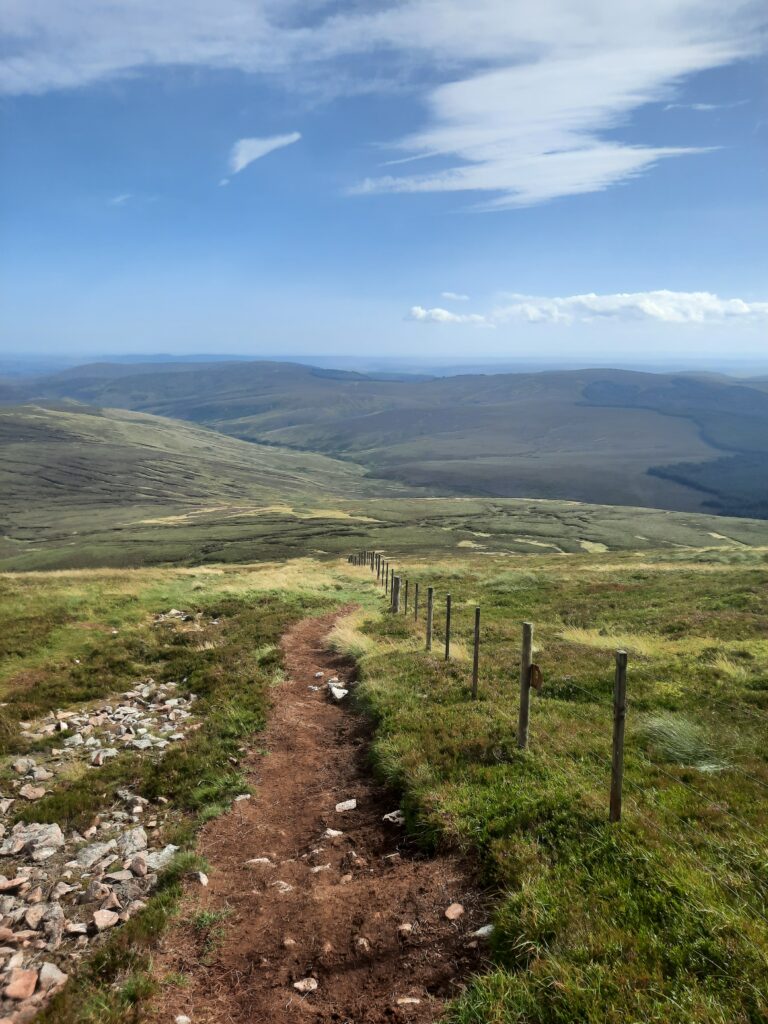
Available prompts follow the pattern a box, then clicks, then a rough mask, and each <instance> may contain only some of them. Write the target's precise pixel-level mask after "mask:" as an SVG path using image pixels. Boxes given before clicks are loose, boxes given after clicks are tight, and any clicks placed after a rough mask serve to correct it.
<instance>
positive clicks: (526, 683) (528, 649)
mask: <svg viewBox="0 0 768 1024" xmlns="http://www.w3.org/2000/svg"><path fill="white" fill-rule="evenodd" d="M532 664H533V625H532V623H530V622H524V623H523V645H522V650H521V653H520V713H519V716H518V721H517V745H518V747H519V748H520V750H525V748H526V747H527V746H528V714H529V710H530V703H531V665H532Z"/></svg>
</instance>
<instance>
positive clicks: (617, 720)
mask: <svg viewBox="0 0 768 1024" xmlns="http://www.w3.org/2000/svg"><path fill="white" fill-rule="evenodd" d="M626 717H627V652H626V651H616V675H615V678H614V682H613V757H612V759H611V809H610V814H609V820H610V821H620V820H621V790H622V785H623V782H624V720H625V719H626Z"/></svg>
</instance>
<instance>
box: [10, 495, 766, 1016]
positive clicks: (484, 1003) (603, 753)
mask: <svg viewBox="0 0 768 1024" xmlns="http://www.w3.org/2000/svg"><path fill="white" fill-rule="evenodd" d="M438 504H439V505H440V509H441V511H440V515H446V514H447V513H446V512H445V511H444V507H443V506H442V505H441V504H440V503H438ZM389 514H390V513H389V512H387V513H385V516H386V515H389ZM479 514H480V513H478V512H477V511H475V512H473V515H479ZM385 516H382V515H381V514H379V515H378V516H377V517H376V518H379V519H381V518H384V517H385ZM670 520H671V526H670V529H672V528H674V524H675V522H676V521H677V517H670ZM369 528H370V529H375V528H377V527H375V526H374V525H372V524H369ZM446 532H447V531H446ZM484 532H487V531H484ZM426 535H427V536H429V533H428V532H427V534H426ZM559 546H561V547H562V546H564V539H563V538H560V545H559ZM682 556H684V557H682ZM744 556H746V557H744ZM396 565H397V568H398V569H399V571H400V572H401V573H402V574H403V575H406V576H408V578H409V579H410V581H411V583H412V584H413V583H414V582H415V581H416V580H418V581H419V582H420V584H421V589H422V593H424V592H425V588H426V586H427V585H433V586H435V588H436V617H435V641H434V650H433V653H432V654H431V655H427V654H426V653H425V652H424V650H423V633H422V629H423V607H424V604H423V601H422V619H421V621H420V622H418V623H416V622H415V621H414V620H413V618H412V616H411V615H409V616H407V617H406V616H405V615H401V616H398V617H395V616H392V615H390V614H387V613H383V602H382V598H381V597H380V596H379V591H378V590H377V588H376V584H375V578H373V577H372V576H371V574H370V573H369V572H367V571H366V570H363V569H356V568H353V567H351V566H348V565H347V564H346V563H342V564H339V563H336V564H333V563H330V562H319V561H316V560H310V559H301V560H300V559H296V560H293V561H291V562H288V563H285V564H283V565H280V564H277V563H270V564H262V565H244V566H239V567H235V566H227V565H220V566H210V567H197V568H195V569H183V568H176V569H160V568H156V569H138V570H133V571H131V572H121V573H115V572H111V571H105V570H94V571H80V572H72V573H41V574H28V575H27V574H22V575H6V576H0V614H2V615H4V618H5V621H6V622H7V624H8V629H7V630H6V634H5V637H4V643H5V645H6V646H5V655H4V657H3V658H2V660H0V696H1V697H2V700H3V702H4V703H6V704H7V707H5V708H4V709H3V710H4V713H5V715H6V718H5V725H6V729H5V734H4V735H5V738H4V741H3V742H4V743H5V750H6V752H7V753H10V752H15V751H16V750H17V749H19V748H18V741H17V739H15V738H14V737H15V736H16V735H17V733H18V728H17V723H18V721H19V720H21V719H22V718H23V717H26V716H29V715H31V714H33V713H40V712H42V711H43V710H45V709H47V708H48V707H50V706H53V704H55V703H56V701H55V697H56V695H57V693H58V695H59V696H60V698H61V703H65V702H69V701H73V702H75V703H76V702H78V701H83V700H90V699H92V698H94V697H101V696H103V695H104V694H105V693H107V692H110V691H112V690H117V691H119V690H121V689H125V688H127V686H128V685H129V683H132V682H133V681H135V679H137V678H144V677H146V676H148V675H152V676H153V677H154V678H156V679H160V680H165V679H176V680H181V679H184V678H185V677H186V680H187V683H186V685H187V686H188V687H189V688H190V689H191V690H193V691H194V692H195V693H197V694H198V695H199V698H200V701H199V709H198V710H199V712H200V714H201V717H202V718H203V720H204V721H205V728H204V730H201V731H200V732H199V733H197V734H195V738H194V739H192V740H191V741H189V742H188V743H187V744H185V746H184V748H183V749H182V748H180V747H174V748H173V749H171V750H170V751H169V752H168V753H167V754H166V755H165V757H164V759H163V761H162V762H161V764H160V765H159V766H158V767H154V766H151V765H149V764H142V762H141V761H140V759H139V758H134V759H132V760H130V759H128V758H125V759H123V758H119V759H116V760H115V761H113V762H107V764H106V765H105V766H104V768H102V769H100V770H99V773H98V774H95V773H88V774H87V775H86V776H84V777H78V776H77V773H75V774H74V775H73V777H71V778H68V779H66V780H64V781H63V783H62V784H61V785H60V787H59V788H58V789H57V791H56V792H55V793H54V794H53V795H52V796H51V797H47V798H46V799H45V800H43V801H40V802H39V803H38V804H37V805H35V807H34V810H32V809H31V808H30V813H34V814H35V815H36V816H38V817H40V818H44V817H45V816H46V815H47V816H49V817H52V818H53V817H56V818H57V820H58V819H59V817H60V816H64V817H65V818H66V819H67V821H69V822H70V823H72V824H75V823H81V822H84V821H85V820H86V819H87V817H88V816H89V815H91V814H92V813H93V811H94V808H95V807H96V806H98V805H100V804H101V803H102V802H103V801H104V800H105V799H107V798H108V797H109V795H110V793H111V792H112V791H113V789H114V787H115V786H117V785H123V784H125V783H126V782H129V783H130V784H131V785H134V786H136V787H137V788H138V789H139V790H140V791H141V792H143V793H144V794H145V795H147V796H149V797H156V796H159V795H163V796H166V797H169V798H170V799H171V805H172V806H173V807H174V818H173V830H174V831H173V834H169V836H168V837H167V838H168V840H169V841H179V839H181V841H182V843H183V845H184V848H185V853H184V855H183V857H182V858H180V860H179V862H178V863H177V864H176V865H175V866H174V869H173V871H171V872H170V873H169V874H168V875H167V876H166V877H165V878H164V880H163V884H162V887H161V888H160V889H159V890H158V891H157V892H156V893H155V895H154V896H153V897H152V899H151V900H150V902H149V904H148V906H147V908H146V910H145V912H144V913H142V914H141V915H138V916H137V917H136V918H134V919H133V920H132V921H131V922H130V923H129V925H128V926H126V928H123V929H120V930H119V931H116V932H114V933H113V934H112V935H111V936H110V938H109V939H108V940H107V942H106V943H105V944H104V945H103V946H99V947H98V948H97V949H96V950H95V951H94V956H93V957H92V958H91V959H89V960H88V961H87V963H85V964H84V965H83V968H82V970H81V971H80V972H79V973H78V977H77V978H76V979H75V981H74V984H72V985H71V986H69V987H68V988H67V990H66V991H65V992H64V993H62V994H61V995H60V996H59V997H57V1002H55V1003H54V1004H53V1006H52V1007H51V1008H50V1009H49V1010H48V1011H46V1014H47V1015H46V1016H44V1017H43V1018H42V1019H43V1021H44V1022H45V1024H53V1022H54V1021H55V1022H57V1024H96V1022H97V1021H98V1022H99V1024H101V1022H104V1024H127V1022H129V1021H133V1020H138V1019H140V1015H141V1008H142V1006H143V1005H145V1003H146V999H147V998H148V995H149V993H150V992H151V990H152V987H153V985H155V984H156V983H157V981H156V979H154V977H153V974H152V970H151V951H152V946H153V944H154V942H155V941H156V939H157V936H158V934H159V933H160V932H161V931H162V928H163V927H164V925H165V923H166V922H167V920H168V918H169V916H170V915H171V914H173V912H174V908H175V907H176V905H177V901H178V896H179V892H180V886H181V884H182V881H183V878H184V875H185V873H186V872H189V871H191V870H194V863H195V862H194V861H193V859H192V855H191V853H190V852H189V851H190V847H191V843H192V840H193V836H194V830H195V828H196V826H197V825H198V824H199V823H200V822H201V821H204V820H207V819H209V818H210V817H212V816H215V815H217V814H219V813H221V811H222V810H224V809H225V808H226V807H227V806H228V805H229V802H230V801H231V798H232V796H233V795H234V794H235V793H237V792H240V791H242V788H243V780H242V779H241V778H240V776H239V773H238V769H237V764H236V763H235V764H233V760H234V761H235V762H236V761H237V760H238V759H239V757H240V748H241V747H242V745H243V743H244V742H251V743H252V740H251V739H250V737H252V736H253V735H254V733H257V732H258V730H259V728H260V726H261V724H262V722H263V720H264V713H265V707H266V704H267V702H268V700H269V694H270V690H271V687H272V686H273V685H274V680H275V679H278V678H279V675H280V668H281V666H280V654H279V646H278V644H277V640H278V637H279V636H280V635H281V633H282V632H284V630H285V629H286V628H287V627H288V626H289V624H290V623H291V622H292V621H294V620H295V619H296V618H297V617H299V616H304V615H308V614H314V613H320V612H322V611H325V610H327V609H329V608H331V607H340V606H345V605H349V604H351V603H356V604H358V605H359V608H358V609H356V610H355V611H354V612H352V613H350V614H348V615H346V616H345V618H344V619H342V620H341V622H340V623H339V624H338V626H337V628H336V629H335V630H334V631H333V633H332V638H331V642H332V644H333V647H334V649H336V650H337V651H339V652H340V653H343V654H346V655H351V656H354V657H356V658H357V660H358V670H359V678H360V679H361V681H362V685H361V686H360V687H358V688H357V690H356V691H355V692H356V699H357V700H359V701H360V702H361V705H362V706H363V707H364V708H366V709H367V711H368V713H369V714H370V716H371V718H372V720H373V722H374V724H375V729H376V732H375V741H374V745H373V752H372V756H373V760H374V766H375V769H376V771H377V772H378V773H379V774H380V775H381V777H382V778H383V779H385V780H386V781H387V782H388V783H389V784H391V785H393V786H395V787H397V788H398V789H399V791H400V792H401V793H402V805H403V808H404V810H405V813H406V817H407V820H408V825H409V828H410V829H411V830H412V832H413V833H414V834H415V835H416V836H417V837H418V838H419V839H420V841H421V842H422V843H423V844H424V845H425V847H430V846H434V845H437V844H448V845H452V846H458V847H459V848H461V849H463V850H464V851H465V852H466V853H467V854H468V855H469V856H470V857H471V858H473V859H474V861H475V862H476V864H477V866H478V872H479V877H480V879H481V880H482V882H483V883H484V884H485V885H487V886H488V888H489V889H490V890H491V891H492V892H495V893H496V894H497V905H498V906H497V911H496V915H495V924H496V930H495V933H494V937H493V942H492V947H491V950H490V962H489V965H488V970H487V971H486V972H485V973H483V974H481V975H480V976H478V977H477V978H475V979H473V980H471V983H470V985H469V987H468V988H467V990H466V992H465V994H464V995H463V996H462V997H461V998H460V999H459V1000H458V1001H457V1002H456V1003H454V1004H453V1005H452V1006H451V1008H450V1010H449V1015H448V1020H449V1022H450V1024H487V1022H492V1024H566V1022H568V1024H570V1022H579V1024H619V1022H622V1024H624V1022H625V1021H641V1020H642V1021H645V1020H657V1021H664V1022H665V1024H666V1022H670V1024H757V1022H761V1024H762V1022H763V1021H764V1020H765V1019H766V1018H767V1017H768V922H767V921H766V918H767V917H768V861H767V860H766V857H765V845H766V844H765V835H766V833H767V832H768V804H766V801H765V799H764V796H765V791H766V789H768V753H767V752H766V749H765V744H764V734H765V726H766V724H768V640H767V639H766V637H765V628H764V623H765V620H766V617H767V616H768V588H767V587H766V584H767V583H768V566H766V562H765V559H764V553H763V552H762V551H761V550H759V549H754V548H749V547H747V548H745V549H744V550H743V551H741V552H740V558H739V559H738V560H732V559H730V558H729V557H727V549H725V548H724V549H721V550H720V551H719V557H716V558H710V557H708V556H707V553H706V552H703V553H702V552H700V551H698V550H695V549H692V548H689V549H686V550H684V551H683V550H682V549H680V548H675V547H673V546H669V547H667V548H666V549H655V550H654V549H645V550H644V551H643V552H642V553H640V554H637V553H633V552H626V551H624V552H622V551H616V550H612V551H609V552H607V553H582V554H580V555H575V554H558V553H548V554H537V555H529V556H526V558H525V560H522V559H518V558H516V557H514V556H507V557H505V558H503V559H502V558H499V559H495V560H492V561H491V560H489V559H487V558H486V557H484V556H483V555H482V554H480V553H475V552H472V553H471V554H465V553H464V552H462V554H461V556H460V557H459V556H456V555H454V554H451V555H450V556H445V555H443V556H440V555H439V554H437V553H432V554H430V556H429V557H428V558H424V559H421V558H419V559H410V558H408V557H407V556H404V557H402V558H399V559H397V560H396ZM449 591H450V593H451V594H452V597H453V622H454V641H455V643H454V649H455V650H458V651H460V652H461V653H462V655H466V653H467V652H468V651H469V649H470V646H469V641H470V637H471V631H472V623H473V613H474V607H475V604H476V603H479V604H480V606H481V608H482V622H481V636H482V656H481V663H480V699H479V700H478V701H476V702H471V701H470V700H469V683H470V664H469V663H468V661H467V660H465V659H464V657H462V658H452V659H451V660H450V661H449V662H445V661H444V660H443V658H442V639H443V609H444V603H443V602H444V597H445V594H446V593H447V592H449ZM411 592H412V591H411ZM170 607H177V608H182V609H191V610H192V611H195V612H197V611H200V612H202V613H203V614H202V617H201V619H200V620H199V621H198V622H197V623H196V624H194V626H192V625H185V624H177V623H174V624H166V623H163V624H161V625H160V626H154V625H152V623H153V617H154V613H156V612H158V611H166V610H168V608H170ZM214 619H218V620H219V623H220V625H218V626H215V625H214V624H213V623H214ZM524 619H526V620H530V621H533V622H534V623H535V645H536V660H537V662H538V663H539V664H540V665H541V667H542V670H543V672H544V680H545V682H544V689H543V690H542V692H541V693H540V694H539V693H537V694H534V695H533V697H532V713H531V730H530V736H531V742H530V749H529V750H528V751H526V752H520V751H519V750H518V749H517V744H516V712H517V706H516V688H517V682H516V677H517V666H516V664H515V659H516V651H517V646H518V643H519V628H520V622H521V621H522V620H524ZM86 626H87V628H84V627H86ZM113 630H116V631H117V632H116V633H114V632H113ZM619 642H621V643H622V644H626V646H627V647H628V648H629V649H630V652H631V653H630V663H629V687H628V693H629V711H628V717H627V744H626V785H625V808H624V818H623V821H622V823H621V824H620V825H619V826H611V825H609V823H608V822H607V820H606V819H607V799H608V785H609V774H610V773H609V763H610V736H611V704H610V701H611V691H612V649H613V647H614V646H615V645H617V644H618V643H619ZM54 684H55V685H54ZM57 687H58V690H57ZM52 702H53V703H52ZM232 759H233V760H232ZM714 769H716V770H714ZM94 780H98V781H99V783H100V785H94ZM86 781H88V782H90V785H86V784H85V783H86ZM221 926H222V922H221V921H218V920H217V921H214V920H209V919H208V918H207V917H206V916H205V911H201V916H200V918H199V930H200V932H201V936H202V937H203V938H202V941H203V945H205V942H206V941H207V938H206V937H207V936H209V935H210V939H211V942H213V943H215V941H216V930H217V929H218V928H220V927H221Z"/></svg>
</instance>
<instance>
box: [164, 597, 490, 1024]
mask: <svg viewBox="0 0 768 1024" xmlns="http://www.w3.org/2000/svg"><path fill="white" fill-rule="evenodd" d="M334 618H335V616H332V615H330V616H325V617H323V618H318V619H309V620H305V621H304V622H301V623H299V624H298V625H297V626H296V627H294V628H293V629H292V630H291V631H290V632H289V633H288V634H287V635H286V636H285V637H284V639H283V650H284V654H285V663H286V669H287V679H288V680H289V681H288V682H286V683H284V684H282V685H281V686H280V687H279V688H278V690H277V691H276V695H275V704H274V709H273V712H272V715H271V721H270V724H269V726H268V728H267V730H266V733H265V734H264V735H262V736H260V737H259V747H260V748H261V749H260V750H253V751H251V752H250V753H249V754H248V756H247V758H246V763H245V766H244V767H245V770H246V773H247V775H248V778H249V782H250V783H251V784H252V786H253V788H254V790H255V796H254V797H253V798H252V799H251V800H248V801H240V802H236V803H235V804H234V806H233V809H232V810H231V811H230V812H229V813H228V814H226V815H224V816H223V817H221V818H218V819H217V820H215V821H213V822H211V823H209V824H208V825H207V826H206V827H205V829H204V830H203V832H202V834H201V838H200V842H199V847H198V848H199V852H200V853H201V854H202V855H203V856H205V857H206V858H207V859H208V861H209V863H210V865H211V868H210V884H209V886H208V888H202V887H201V886H199V885H197V884H195V885H194V886H193V887H190V888H189V890H188V891H187V893H186V895H185V898H184V905H183V908H182V914H181V915H180V917H179V921H178V923H177V924H176V925H174V926H173V927H172V928H171V930H170V931H169V932H168V933H167V934H166V936H165V938H164V940H163V944H162V947H161V950H160V952H159V955H158V957H157V960H156V963H155V968H156V972H155V973H156V976H162V975H164V974H168V973H169V972H183V973H184V974H185V975H187V977H188V984H187V985H185V986H183V987H176V986H161V994H160V996H159V997H158V999H157V1000H156V1002H155V1003H154V1005H153V1007H152V1010H151V1012H150V1013H149V1015H148V1016H147V1018H146V1019H147V1021H152V1022H158V1024H159V1022H161V1021H162V1022H172V1021H173V1020H174V1017H175V1016H176V1015H177V1014H187V1015H188V1016H189V1017H190V1018H191V1019H192V1021H193V1024H224V1022H226V1024H246V1022H247V1024H262V1022H263V1024H283V1022H285V1024H290V1022H293V1021H301V1022H307V1024H326V1022H327V1024H330V1022H334V1024H379V1022H385V1021H386V1022H388V1024H406V1022H408V1024H426V1022H428V1021H435V1020H437V1019H438V1018H439V1017H440V1015H441V1012H442V1009H443V1008H444V1005H445V1002H446V1000H447V999H449V998H451V997H453V996H455V995H456V994H457V992H458V991H460V989H461V985H462V978H466V977H467V975H468V973H470V972H471V971H473V970H477V969H478V968H479V967H480V966H481V960H482V955H483V950H482V943H478V942H476V941H474V940H472V938H471V934H470V933H471V932H472V931H473V930H474V929H476V928H478V927H479V926H481V925H483V924H485V923H486V921H485V918H484V917H483V913H482V909H483V908H482V904H481V901H480V898H479V896H478V895H477V894H476V892H475V891H474V890H473V887H472V883H471V879H470V875H469V872H468V870H467V868H466V866H465V865H463V864H462V863H461V861H460V860H458V859H456V858H454V857H452V856H443V855H441V856H436V857H426V856H424V855H421V854H419V853H418V852H417V851H416V850H415V849H414V848H413V847H412V846H411V845H410V844H409V842H408V841H407V840H406V838H405V835H404V832H403V829H402V828H401V827H399V826H393V825H389V824H387V823H385V822H383V821H382V816H383V815H384V814H385V813H387V812H389V811H392V810H395V809H396V808H397V804H396V802H394V801H393V800H392V798H391V797H389V796H388V795H387V793H386V792H385V791H384V790H383V789H382V788H381V787H380V786H379V785H377V784H376V783H375V782H374V781H373V780H372V778H371V775H370V773H369V770H368V768H367V758H366V754H367V745H368V739H369V730H368V727H367V725H366V723H365V721H364V720H363V719H362V718H360V717H359V716H358V715H357V714H355V713H354V712H353V711H351V710H350V709H349V708H348V707H346V706H338V705H334V704H331V703H330V702H329V701H328V698H327V696H326V693H325V687H324V686H323V687H322V688H321V689H320V690H317V691H313V690H311V689H310V688H309V687H310V686H316V685H318V683H320V684H322V680H315V678H314V675H315V673H316V672H319V671H322V672H324V673H325V678H328V677H330V676H332V675H337V676H338V677H339V678H340V679H341V680H349V679H351V678H353V677H354V669H353V668H352V666H350V665H349V663H347V662H345V661H344V660H342V659H340V658H339V657H338V656H335V655H333V654H332V653H329V652H328V651H327V650H325V648H324V638H325V636H326V635H327V633H328V631H329V629H330V628H331V626H332V625H333V622H334ZM349 799H355V800H356V801H357V808H356V809H355V810H353V811H347V812H344V813H339V812H337V811H336V810H335V807H336V804H337V803H340V802H342V801H344V800H349ZM329 827H330V828H332V829H336V830H339V831H342V832H343V836H341V837H337V838H335V839H327V838H324V836H323V833H324V832H325V830H326V828H329ZM257 857H268V858H269V860H270V862H271V864H270V865H250V866H249V865H247V864H246V861H248V860H250V859H252V858H257ZM326 865H329V866H328V867H326ZM313 868H320V869H321V870H318V871H313V870H312V869H313ZM276 882H283V883H286V885H288V886H291V889H290V891H284V892H283V891H281V889H283V888H284V887H283V886H278V885H276V884H275V883H276ZM455 902H458V903H461V904H462V905H463V907H464V909H465V912H464V914H463V915H462V916H461V917H459V918H458V920H455V921H449V920H448V919H447V918H446V916H445V911H446V909H447V908H448V907H449V906H450V905H451V904H453V903H455ZM201 909H202V910H207V911H213V912H216V911H222V910H223V911H225V912H226V913H227V915H228V916H227V917H226V918H224V919H223V920H221V922H220V923H218V924H217V925H214V931H213V933H212V934H211V936H210V938H209V941H208V944H207V946H206V943H205V936H204V935H201V934H200V929H199V928H195V927H193V926H192V925H191V924H190V923H189V922H190V919H191V918H192V917H193V915H194V914H196V913H198V911H199V910H201ZM401 925H410V926H411V931H410V934H405V933H404V930H400V926H401ZM217 928H218V929H219V932H218V933H217V932H216V929H217ZM308 978H314V979H316V981H317V983H318V987H317V989H316V991H314V992H312V993H311V994H308V995H301V994H300V993H299V992H297V991H296V990H295V989H294V987H293V986H294V983H295V982H298V981H301V980H302V979H308ZM409 998H410V999H413V1000H418V1002H412V1003H401V1002H399V1000H403V999H409Z"/></svg>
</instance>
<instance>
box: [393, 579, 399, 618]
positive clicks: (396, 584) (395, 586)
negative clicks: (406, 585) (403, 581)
mask: <svg viewBox="0 0 768 1024" xmlns="http://www.w3.org/2000/svg"><path fill="white" fill-rule="evenodd" d="M392 611H393V612H394V613H395V614H397V612H399V611H400V577H399V576H393V577H392Z"/></svg>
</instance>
